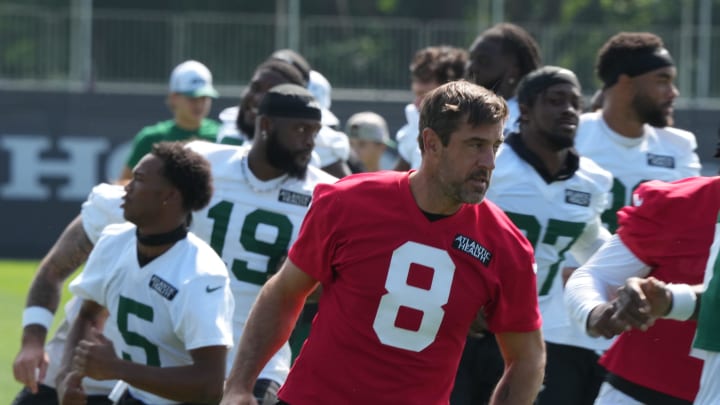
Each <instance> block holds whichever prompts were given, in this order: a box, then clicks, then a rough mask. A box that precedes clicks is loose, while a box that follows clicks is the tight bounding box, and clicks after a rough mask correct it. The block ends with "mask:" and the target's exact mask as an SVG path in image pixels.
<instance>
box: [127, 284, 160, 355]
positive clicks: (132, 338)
mask: <svg viewBox="0 0 720 405" xmlns="http://www.w3.org/2000/svg"><path fill="white" fill-rule="evenodd" d="M131 314H132V315H135V316H137V317H138V318H140V319H143V320H146V321H148V322H150V323H152V321H153V317H154V313H153V309H152V307H151V306H148V305H145V304H143V303H141V302H137V301H135V300H133V299H131V298H127V297H123V296H122V295H121V296H120V303H119V304H118V315H117V324H118V329H119V330H120V334H121V335H122V337H123V340H125V343H126V344H127V345H128V346H137V347H139V348H141V349H143V350H144V351H145V358H146V364H147V365H148V366H156V367H160V353H159V352H158V347H157V346H155V345H154V344H153V343H152V342H150V341H149V340H147V338H145V337H144V336H142V335H140V334H137V333H135V332H131V331H129V330H128V318H129V317H130V315H131ZM122 357H123V359H125V360H128V361H133V360H132V358H131V357H130V354H129V353H125V352H122Z"/></svg>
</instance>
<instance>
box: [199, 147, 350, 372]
mask: <svg viewBox="0 0 720 405" xmlns="http://www.w3.org/2000/svg"><path fill="white" fill-rule="evenodd" d="M188 147H189V148H190V149H192V150H194V151H196V152H198V153H200V154H201V155H203V156H204V157H205V158H207V159H208V160H209V161H210V165H211V167H212V175H213V182H214V189H215V190H214V192H213V196H212V199H211V200H210V204H209V205H208V206H207V208H205V209H204V210H202V211H198V212H196V213H194V214H193V224H192V227H191V228H190V229H191V230H192V231H193V232H195V234H196V235H197V236H198V237H200V238H201V239H203V240H205V241H207V242H208V243H209V244H210V245H211V246H212V247H213V249H215V251H216V252H218V254H219V255H220V256H221V257H222V259H223V261H224V262H225V264H226V265H227V268H228V270H229V271H230V279H231V283H230V287H231V289H232V291H233V294H234V296H235V306H236V308H235V316H234V319H233V332H234V335H235V339H236V341H239V339H240V336H242V331H243V329H244V328H245V322H246V321H247V316H248V313H249V311H250V308H251V307H252V305H253V303H254V302H255V299H256V298H257V294H258V293H259V291H260V288H261V287H262V285H263V284H265V282H266V281H267V280H268V278H270V276H271V275H272V274H274V273H275V272H276V271H277V269H278V266H279V265H280V264H281V261H282V260H283V259H284V257H285V255H286V254H287V251H288V249H289V248H290V245H291V244H292V243H293V242H294V241H295V239H297V236H298V232H299V230H300V225H301V224H302V221H303V219H304V218H305V214H306V213H307V210H308V206H309V204H310V200H311V197H312V192H313V190H314V188H315V185H317V184H318V183H333V182H335V181H336V180H337V179H336V178H335V177H333V176H330V175H329V174H327V173H325V172H323V171H322V170H320V169H317V168H315V167H312V166H308V170H307V174H306V176H305V178H304V179H296V178H289V177H283V178H280V179H275V180H271V181H266V182H263V181H260V180H258V179H257V178H256V177H255V176H254V175H253V174H252V172H250V170H243V167H242V165H243V160H244V159H245V157H246V156H247V153H248V149H247V148H237V147H233V146H226V145H217V144H213V143H208V142H201V141H198V142H191V143H189V144H188ZM245 169H247V167H245ZM243 173H244V174H243ZM259 190H267V191H259ZM231 354H232V357H234V351H233V353H231ZM290 361H291V354H290V347H289V346H288V345H287V344H286V345H285V346H283V348H282V349H281V350H280V351H279V352H278V353H277V354H276V355H275V356H274V357H273V359H272V360H271V361H270V362H269V363H268V365H267V366H266V367H265V369H263V371H262V372H261V373H260V378H268V379H272V380H274V381H277V382H279V383H283V382H284V381H285V378H286V377H287V373H288V372H289V370H290ZM230 364H231V363H230Z"/></svg>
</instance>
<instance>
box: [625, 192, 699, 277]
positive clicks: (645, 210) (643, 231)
mask: <svg viewBox="0 0 720 405" xmlns="http://www.w3.org/2000/svg"><path fill="white" fill-rule="evenodd" d="M683 183H686V181H684V182H682V183H665V182H661V181H657V180H656V181H650V182H646V183H643V184H641V185H640V186H639V187H638V188H637V189H636V190H635V192H633V201H632V204H633V205H631V206H626V207H623V208H621V209H620V210H619V211H618V214H617V215H618V225H619V227H618V230H617V234H618V236H619V237H620V239H621V240H622V241H623V243H624V244H625V246H627V247H628V249H630V250H631V251H632V252H633V254H635V256H637V257H638V259H640V260H642V262H643V263H645V264H647V265H650V266H655V265H657V261H658V258H660V257H664V256H666V253H667V249H668V248H670V251H673V250H675V249H673V248H672V245H669V244H673V243H674V241H675V240H677V239H680V236H681V235H680V234H681V233H682V232H685V229H684V227H683V226H682V225H683V222H684V220H685V218H686V217H687V215H688V211H687V209H692V208H691V206H689V205H688V204H687V199H686V198H684V197H686V196H687V192H685V191H683V190H684V188H685V187H682V186H683V185H684V184H683ZM669 235H672V237H669ZM664 251H665V252H664Z"/></svg>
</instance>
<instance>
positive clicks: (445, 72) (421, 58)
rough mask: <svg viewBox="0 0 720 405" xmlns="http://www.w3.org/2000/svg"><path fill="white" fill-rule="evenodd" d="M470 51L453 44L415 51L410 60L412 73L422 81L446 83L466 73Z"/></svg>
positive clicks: (413, 76)
mask: <svg viewBox="0 0 720 405" xmlns="http://www.w3.org/2000/svg"><path fill="white" fill-rule="evenodd" d="M467 61H468V52H467V51H466V50H464V49H461V48H455V47H452V46H446V45H442V46H429V47H427V48H423V49H420V50H419V51H417V52H415V56H413V59H412V61H411V62H410V75H411V76H412V78H413V79H416V80H419V81H421V82H432V81H435V82H437V83H438V84H444V83H447V82H451V81H453V80H458V79H461V78H462V77H463V75H464V74H465V65H467Z"/></svg>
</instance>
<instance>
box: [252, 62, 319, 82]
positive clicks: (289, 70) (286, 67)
mask: <svg viewBox="0 0 720 405" xmlns="http://www.w3.org/2000/svg"><path fill="white" fill-rule="evenodd" d="M262 70H270V71H273V72H275V73H277V74H279V75H280V76H282V77H283V78H284V79H285V80H287V81H288V83H292V84H297V85H298V86H302V87H307V84H308V81H307V79H305V78H304V77H303V74H302V72H301V71H300V69H298V68H297V67H296V66H295V65H293V64H291V63H289V62H287V61H285V60H283V59H277V58H272V57H271V58H270V59H268V60H266V61H265V62H263V63H261V64H260V65H259V66H258V67H257V69H255V71H256V72H259V71H262ZM308 74H309V73H308Z"/></svg>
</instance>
